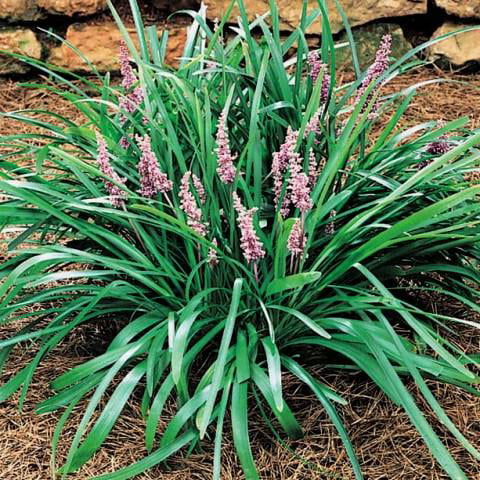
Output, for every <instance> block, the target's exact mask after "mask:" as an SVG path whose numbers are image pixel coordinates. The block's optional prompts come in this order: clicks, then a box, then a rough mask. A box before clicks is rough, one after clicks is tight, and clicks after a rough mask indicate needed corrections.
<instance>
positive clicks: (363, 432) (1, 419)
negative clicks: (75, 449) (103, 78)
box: [0, 70, 480, 480]
mask: <svg viewBox="0 0 480 480" xmlns="http://www.w3.org/2000/svg"><path fill="white" fill-rule="evenodd" d="M438 75H439V72H433V71H432V70H420V71H418V72H416V73H412V74H409V75H406V76H403V77H401V78H397V79H395V80H394V81H393V82H392V83H391V84H390V86H389V87H387V88H388V89H389V91H390V90H391V89H398V88H404V87H407V86H410V85H411V84H412V83H416V82H420V81H424V80H428V79H431V78H435V77H437V76H438ZM442 75H443V76H444V77H445V78H446V79H451V78H455V79H456V80H464V81H466V82H468V84H469V86H459V85H458V84H454V83H440V84H434V85H429V86H427V87H424V88H423V89H422V90H421V95H419V96H417V98H416V99H415V100H414V101H413V104H412V106H411V107H410V108H409V110H408V112H407V113H406V115H405V117H404V118H403V119H402V125H405V126H407V125H410V124H411V125H413V124H415V123H419V122H420V121H425V120H438V119H443V120H447V121H448V120H453V119H455V118H458V117H459V116H463V115H466V116H468V117H469V118H470V126H471V127H477V128H478V127H479V126H480V115H479V108H478V105H479V103H478V88H479V87H480V75H472V76H468V77H459V76H451V75H447V74H442ZM22 108H40V109H45V110H48V111H53V112H56V113H60V114H62V115H64V116H66V117H68V118H72V119H79V118H80V116H79V115H78V113H77V112H76V111H75V110H74V108H72V107H71V106H70V105H68V104H67V103H66V102H63V101H59V100H58V98H56V97H55V98H54V97H53V96H52V95H51V94H49V93H48V92H46V91H35V90H30V89H22V88H20V87H18V86H16V84H15V83H14V82H13V81H4V82H3V84H2V85H0V111H9V110H12V109H22ZM27 131H31V129H30V128H28V127H27V128H25V126H24V125H22V124H19V123H18V122H14V121H11V120H5V119H3V118H1V117H0V134H9V133H19V132H27ZM0 240H1V239H0ZM1 247H2V248H0V250H2V249H3V251H0V258H1V257H2V256H3V257H4V255H5V253H6V252H5V250H4V247H5V243H3V245H1ZM2 254H3V255H2ZM4 258H5V257H4ZM429 301H430V302H431V303H432V307H433V308H435V309H437V310H438V311H442V312H447V313H448V314H450V315H455V314H456V315H459V316H460V317H463V318H468V319H470V320H471V319H472V318H471V317H472V315H471V313H469V312H465V311H463V310H462V308H461V307H460V306H459V305H456V304H454V303H452V302H445V300H444V299H430V300H429ZM17 328H18V325H7V326H2V327H1V328H0V338H5V337H7V336H8V335H10V334H11V333H12V332H13V331H14V330H16V329H17ZM114 330H115V325H114V324H113V325H112V324H111V323H107V322H103V323H99V324H97V325H95V326H94V327H92V326H89V327H83V328H80V329H78V330H77V331H76V332H75V333H74V334H73V335H72V336H71V337H69V338H67V339H66V340H65V341H64V342H63V344H62V345H61V346H59V347H58V348H57V349H55V350H54V351H53V352H52V353H51V355H50V357H49V359H48V361H46V362H43V363H42V364H41V365H40V366H39V368H38V371H37V372H36V375H35V377H34V382H33V384H32V386H31V389H30V391H29V395H28V397H27V402H26V404H25V406H24V409H23V412H21V413H20V412H18V410H17V406H16V402H15V400H16V398H17V397H15V398H12V399H9V400H8V401H6V402H5V403H4V404H2V405H0V432H1V433H2V434H1V435H0V452H1V456H0V479H1V480H47V479H50V478H52V473H51V469H50V442H51V439H52V435H53V431H54V428H55V423H56V421H57V419H58V415H56V414H45V415H37V414H35V413H34V406H35V404H36V403H38V402H40V401H42V400H43V399H45V398H46V397H47V396H48V395H49V394H50V393H51V390H50V388H49V383H50V382H51V381H52V379H54V378H55V377H56V376H58V375H60V374H61V373H63V372H65V371H66V370H68V369H69V368H71V367H73V366H75V365H78V364H79V363H82V362H83V361H85V360H87V359H88V358H91V357H92V356H94V355H96V354H98V353H99V352H102V351H103V349H104V347H105V345H106V339H107V338H111V336H112V334H113V333H114ZM452 340H454V341H455V343H456V344H457V345H459V346H460V347H461V348H462V349H464V350H465V351H469V352H476V353H478V352H479V351H480V333H479V332H478V331H475V330H472V329H469V328H461V329H459V332H458V336H457V337H456V338H455V339H453V338H452ZM32 348H33V347H32ZM33 354H34V350H29V349H27V348H22V349H18V350H17V351H15V354H14V357H13V358H12V361H11V362H10V364H9V365H8V370H7V371H6V372H5V374H4V375H3V376H2V380H5V379H6V378H8V377H9V374H11V373H12V372H15V371H18V370H19V369H20V368H21V367H23V366H24V365H25V361H26V360H27V359H30V358H31V357H32V355H33ZM314 373H315V375H316V376H317V377H318V378H321V379H322V381H324V382H325V383H327V384H330V385H332V386H334V387H335V389H336V391H338V392H339V393H340V394H342V395H344V397H345V398H346V399H347V400H348V405H347V406H345V407H340V411H341V415H342V417H343V420H344V421H345V424H346V426H347V429H348V431H349V432H350V435H351V438H352V441H353V444H354V446H355V448H356V452H357V454H358V456H359V459H360V462H361V465H362V468H363V471H364V474H365V478H366V479H368V480H437V479H446V478H448V477H447V476H446V475H445V474H443V473H442V471H441V469H440V468H439V467H438V466H437V465H436V464H435V462H434V460H433V459H432V456H431V455H430V453H429V452H428V450H427V449H426V447H425V445H424V444H423V441H422V439H421V438H420V436H419V435H418V433H416V431H415V429H414V428H413V427H412V426H411V425H410V422H409V420H408V417H407V416H406V415H405V413H404V412H403V411H402V410H401V409H399V408H398V407H396V406H395V405H393V404H392V403H391V402H390V401H388V400H387V399H386V398H385V397H384V395H382V394H381V393H380V392H379V390H378V388H376V387H375V385H374V384H372V382H370V381H369V380H368V379H367V378H366V377H365V376H363V375H360V374H357V373H353V372H341V373H340V374H338V373H337V374H336V373H334V372H331V371H328V370H326V369H318V370H317V371H314ZM285 383H286V391H287V398H289V399H290V403H291V406H292V408H293V409H294V411H295V412H297V413H298V416H299V419H300V421H301V423H302V425H303V426H304V429H305V432H306V435H305V438H304V439H302V440H301V441H299V442H295V443H292V444H291V446H292V447H295V455H293V454H292V453H291V451H288V450H287V449H286V448H284V446H282V445H279V444H278V443H277V442H276V441H275V439H274V436H273V434H272V433H271V432H270V431H269V430H268V428H267V427H266V426H265V425H264V424H263V422H262V418H261V415H260V413H259V412H258V411H257V410H256V411H255V412H254V414H253V415H252V418H251V431H252V435H253V450H254V452H255V456H256V459H257V462H258V466H259V470H260V475H261V478H262V479H264V480H287V479H288V480H310V479H311V480H323V479H344V480H347V479H348V480H350V479H352V478H353V475H352V471H351V468H350V466H349V463H348V459H347V457H346V455H345V452H344V450H343V449H342V446H341V442H340V440H339V438H338V436H337V434H336V432H335V429H334V428H333V426H332V423H331V422H330V420H329V419H328V417H327V416H326V415H325V413H324V411H323V409H322V408H321V407H319V405H318V402H317V401H316V399H315V398H314V397H313V396H312V395H311V393H310V392H309V391H307V390H306V389H305V388H304V387H302V385H300V384H299V383H298V382H297V381H295V380H294V379H293V378H290V377H287V378H286V379H285ZM429 383H430V386H431V388H432V390H433V392H434V394H435V395H436V397H437V398H438V399H439V401H440V403H441V405H442V406H443V408H444V409H445V410H446V412H447V414H448V415H449V416H450V417H451V419H452V420H453V421H454V422H455V423H456V424H457V426H458V427H459V429H460V430H461V431H462V432H464V433H465V435H466V436H467V438H468V439H469V440H470V441H471V442H472V443H474V444H476V446H477V448H480V423H479V419H480V399H478V398H476V397H474V396H473V395H470V394H468V393H465V392H463V391H461V390H460V389H458V388H457V387H454V386H445V385H440V384H437V383H435V382H433V381H431V382H429ZM410 389H411V391H412V392H413V393H414V395H415V396H416V397H417V398H419V396H418V395H417V393H416V388H415V386H414V385H413V384H410ZM138 404H139V402H138V398H134V399H132V401H131V402H130V403H129V404H128V407H127V408H126V409H125V411H124V412H123V415H122V418H121V420H120V421H119V422H118V424H117V426H116V427H115V429H114V430H113V431H112V433H111V434H110V435H109V437H108V440H107V442H106V445H105V446H104V447H103V448H102V449H101V450H100V451H99V452H98V453H97V455H95V457H94V458H93V459H92V460H91V461H90V462H88V463H87V465H86V466H85V467H84V468H83V469H82V470H81V471H80V472H79V473H78V474H75V475H72V476H71V477H69V478H72V479H73V480H87V479H88V478H90V477H91V476H93V475H98V474H100V473H105V472H109V471H113V470H116V469H118V468H122V467H124V466H126V465H128V464H129V463H131V462H132V461H134V460H137V459H140V458H142V457H143V456H144V455H145V453H146V452H145V449H144V447H143V428H144V421H143V420H142V418H141V415H140V411H139V408H138ZM420 404H421V405H422V406H424V407H425V403H424V402H423V401H421V400H420ZM170 411H171V412H173V411H174V410H173V406H170ZM424 411H425V412H426V415H427V417H428V419H429V420H431V421H432V422H433V424H434V427H435V430H436V431H437V433H439V434H440V436H441V438H442V439H443V440H444V441H445V442H446V444H447V445H448V447H449V449H450V451H451V452H452V454H453V456H454V457H455V459H456V460H457V461H458V462H459V463H460V465H461V466H462V468H464V470H465V471H466V472H467V475H468V478H469V479H471V480H480V463H479V462H475V461H474V460H473V459H472V458H471V457H470V456H469V455H468V454H467V453H466V452H465V451H464V449H463V448H462V447H461V446H460V445H459V444H458V442H456V441H455V440H454V439H452V438H451V436H450V435H448V434H447V433H446V432H445V429H444V428H443V427H442V425H440V424H439V422H437V421H435V420H434V419H433V416H432V415H431V412H429V409H428V408H424ZM81 415H82V408H78V409H76V410H75V411H74V413H73V415H72V417H73V421H72V422H71V423H69V425H68V426H67V428H66V431H65V437H64V438H66V439H67V440H68V439H71V438H72V435H73V432H74V430H73V429H72V426H73V425H74V424H75V423H76V422H78V420H79V418H81ZM167 420H168V418H164V419H162V424H161V428H163V427H164V426H165V424H166V421H167ZM230 438H231V437H230V435H229V432H228V430H227V432H226V436H225V450H224V457H223V474H222V479H225V480H233V479H241V478H243V477H242V475H241V474H240V471H239V467H238V463H237V461H236V459H235V456H234V453H233V445H232V443H231V440H230ZM204 443H205V450H204V451H201V452H195V453H194V454H193V455H191V456H190V457H189V458H184V457H183V455H181V454H180V455H177V456H175V457H174V458H173V459H172V460H171V461H169V463H168V466H167V467H165V466H162V467H157V468H154V469H152V470H150V471H149V472H148V473H145V474H143V475H140V476H138V477H137V478H138V480H153V479H163V480H187V479H188V480H190V479H191V480H207V479H209V478H210V476H211V469H212V467H211V462H212V451H211V449H210V446H209V442H204ZM67 449H68V441H65V442H64V443H62V444H61V447H60V452H59V460H60V461H61V460H62V459H64V458H65V454H66V452H67Z"/></svg>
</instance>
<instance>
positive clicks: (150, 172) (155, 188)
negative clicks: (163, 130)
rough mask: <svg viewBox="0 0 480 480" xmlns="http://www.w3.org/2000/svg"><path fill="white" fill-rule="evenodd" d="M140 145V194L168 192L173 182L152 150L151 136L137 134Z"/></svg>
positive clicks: (151, 194) (150, 195) (150, 194)
mask: <svg viewBox="0 0 480 480" xmlns="http://www.w3.org/2000/svg"><path fill="white" fill-rule="evenodd" d="M136 140H137V142H138V147H139V148H140V150H141V152H142V156H141V158H140V162H139V163H138V173H139V176H140V185H141V188H140V194H141V195H143V196H144V197H148V198H151V197H153V196H155V195H157V194H158V193H167V192H168V191H170V190H171V189H172V188H173V183H172V181H171V180H168V177H167V175H166V174H165V173H162V172H161V170H160V166H159V165H158V160H157V157H156V156H155V154H154V153H153V151H152V146H151V142H150V137H149V136H148V135H145V136H144V137H142V136H140V135H137V136H136Z"/></svg>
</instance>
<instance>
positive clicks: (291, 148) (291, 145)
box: [272, 127, 300, 218]
mask: <svg viewBox="0 0 480 480" xmlns="http://www.w3.org/2000/svg"><path fill="white" fill-rule="evenodd" d="M297 139H298V131H294V130H292V128H291V127H288V130H287V136H286V138H285V142H284V143H283V145H281V146H280V150H279V151H278V152H275V153H274V154H273V161H272V176H273V193H274V195H275V197H274V202H275V206H278V203H279V201H280V197H281V194H282V190H283V177H284V174H285V172H286V170H287V168H288V166H289V165H291V164H292V163H293V164H295V163H299V162H300V155H299V154H298V153H296V152H295V146H296V144H297ZM289 211H290V198H289V196H288V192H285V195H284V197H283V202H282V205H281V207H280V213H281V215H282V216H283V217H284V218H285V217H287V216H288V213H289Z"/></svg>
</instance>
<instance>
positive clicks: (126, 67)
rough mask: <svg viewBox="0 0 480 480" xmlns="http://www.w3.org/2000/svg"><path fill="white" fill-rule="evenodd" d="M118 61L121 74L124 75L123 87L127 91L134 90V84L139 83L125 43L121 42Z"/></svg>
mask: <svg viewBox="0 0 480 480" xmlns="http://www.w3.org/2000/svg"><path fill="white" fill-rule="evenodd" d="M119 50H120V51H119V55H118V60H119V63H120V73H121V75H122V87H123V88H124V89H125V90H129V89H130V88H132V86H133V84H134V83H135V82H136V81H137V77H136V76H135V73H134V71H133V68H132V65H131V64H130V53H129V51H128V47H127V44H126V43H125V42H124V41H121V42H120V49H119Z"/></svg>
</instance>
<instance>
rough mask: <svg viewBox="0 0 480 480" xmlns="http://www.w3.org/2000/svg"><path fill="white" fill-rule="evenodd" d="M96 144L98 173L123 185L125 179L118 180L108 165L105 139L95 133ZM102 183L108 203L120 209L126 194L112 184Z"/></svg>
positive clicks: (104, 181) (104, 180)
mask: <svg viewBox="0 0 480 480" xmlns="http://www.w3.org/2000/svg"><path fill="white" fill-rule="evenodd" d="M97 143H98V155H97V163H98V166H99V167H100V171H101V172H102V173H103V174H104V175H105V176H107V177H109V178H110V179H111V180H113V181H114V182H117V183H125V179H123V178H120V177H119V176H118V174H117V173H116V172H115V170H113V167H112V165H111V163H110V160H109V158H108V150H107V144H106V142H105V139H104V138H103V137H102V135H100V133H98V132H97ZM103 183H104V185H105V188H106V189H107V191H108V193H109V194H110V203H111V204H112V205H113V206H114V207H120V206H122V205H123V203H124V198H125V197H126V193H125V192H124V191H123V190H122V189H121V188H120V187H118V186H117V185H115V184H114V183H112V182H110V181H108V180H106V179H103Z"/></svg>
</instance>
